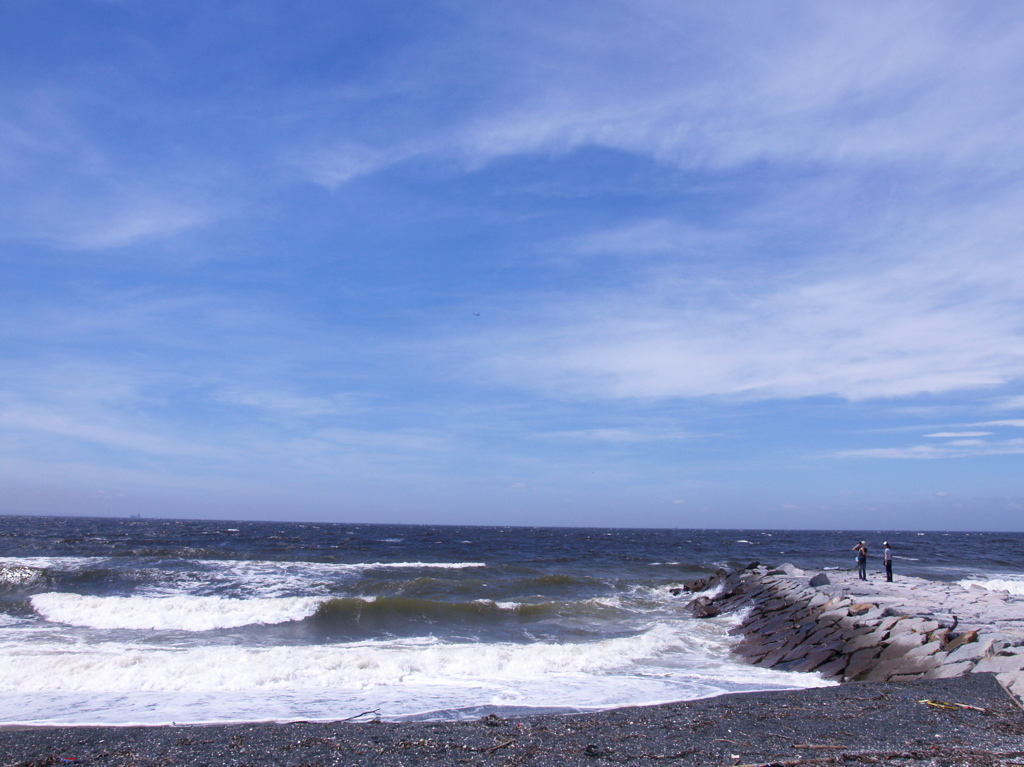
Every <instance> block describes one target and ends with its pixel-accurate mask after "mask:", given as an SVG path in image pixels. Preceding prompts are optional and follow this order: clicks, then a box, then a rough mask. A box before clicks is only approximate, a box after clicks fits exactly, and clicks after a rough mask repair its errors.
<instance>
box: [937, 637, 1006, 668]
mask: <svg viewBox="0 0 1024 767" xmlns="http://www.w3.org/2000/svg"><path fill="white" fill-rule="evenodd" d="M994 644H995V640H994V639H992V638H989V639H986V640H985V641H983V642H981V641H974V642H971V643H970V644H962V645H960V646H959V647H956V649H954V650H953V651H952V652H950V653H949V659H948V660H949V662H950V663H959V662H960V661H964V660H972V661H976V660H978V659H979V658H984V657H985V656H986V655H990V654H991V653H992V647H993V645H994ZM953 646H954V645H953V643H952V642H950V643H949V644H947V645H946V649H947V651H948V650H949V648H950V647H953Z"/></svg>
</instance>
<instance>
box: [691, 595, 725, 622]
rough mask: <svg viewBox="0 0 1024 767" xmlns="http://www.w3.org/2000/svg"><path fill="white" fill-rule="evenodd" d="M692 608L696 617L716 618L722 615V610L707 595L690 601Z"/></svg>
mask: <svg viewBox="0 0 1024 767" xmlns="http://www.w3.org/2000/svg"><path fill="white" fill-rule="evenodd" d="M690 610H691V611H692V612H693V617H694V618H714V617H715V616H716V615H721V614H722V611H721V610H720V609H719V607H718V605H716V604H714V603H713V602H712V601H711V600H710V599H708V598H707V597H697V598H696V599H694V600H693V601H692V602H690Z"/></svg>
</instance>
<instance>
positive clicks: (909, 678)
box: [889, 674, 924, 683]
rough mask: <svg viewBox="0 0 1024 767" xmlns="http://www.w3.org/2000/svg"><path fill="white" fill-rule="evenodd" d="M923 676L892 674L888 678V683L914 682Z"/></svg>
mask: <svg viewBox="0 0 1024 767" xmlns="http://www.w3.org/2000/svg"><path fill="white" fill-rule="evenodd" d="M923 676H924V674H893V675H892V676H891V677H889V681H890V682H896V683H899V682H916V681H917V680H918V679H921V678H922V677H923Z"/></svg>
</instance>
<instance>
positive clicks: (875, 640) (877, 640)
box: [846, 631, 885, 652]
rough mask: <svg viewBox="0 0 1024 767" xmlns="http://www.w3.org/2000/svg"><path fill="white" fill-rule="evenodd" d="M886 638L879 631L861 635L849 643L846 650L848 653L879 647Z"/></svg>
mask: <svg viewBox="0 0 1024 767" xmlns="http://www.w3.org/2000/svg"><path fill="white" fill-rule="evenodd" d="M884 637H885V635H884V634H881V633H879V632H877V631H871V632H868V633H867V634H861V635H860V636H857V637H854V638H853V639H851V640H849V641H848V642H847V644H846V650H847V652H856V651H857V650H862V649H864V648H865V647H878V646H879V645H881V644H882V642H883V641H884Z"/></svg>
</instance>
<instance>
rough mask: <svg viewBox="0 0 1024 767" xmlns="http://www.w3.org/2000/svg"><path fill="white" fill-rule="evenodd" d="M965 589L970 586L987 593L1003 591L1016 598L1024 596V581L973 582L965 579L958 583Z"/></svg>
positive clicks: (999, 579)
mask: <svg viewBox="0 0 1024 767" xmlns="http://www.w3.org/2000/svg"><path fill="white" fill-rule="evenodd" d="M959 584H960V585H961V586H963V587H964V588H965V589H969V588H971V587H972V586H975V587H977V588H982V589H987V590H988V591H1005V592H1007V593H1010V594H1015V595H1016V596H1024V580H1004V579H1002V578H991V579H989V580H984V581H982V580H973V579H969V578H965V579H964V580H962V581H959Z"/></svg>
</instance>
